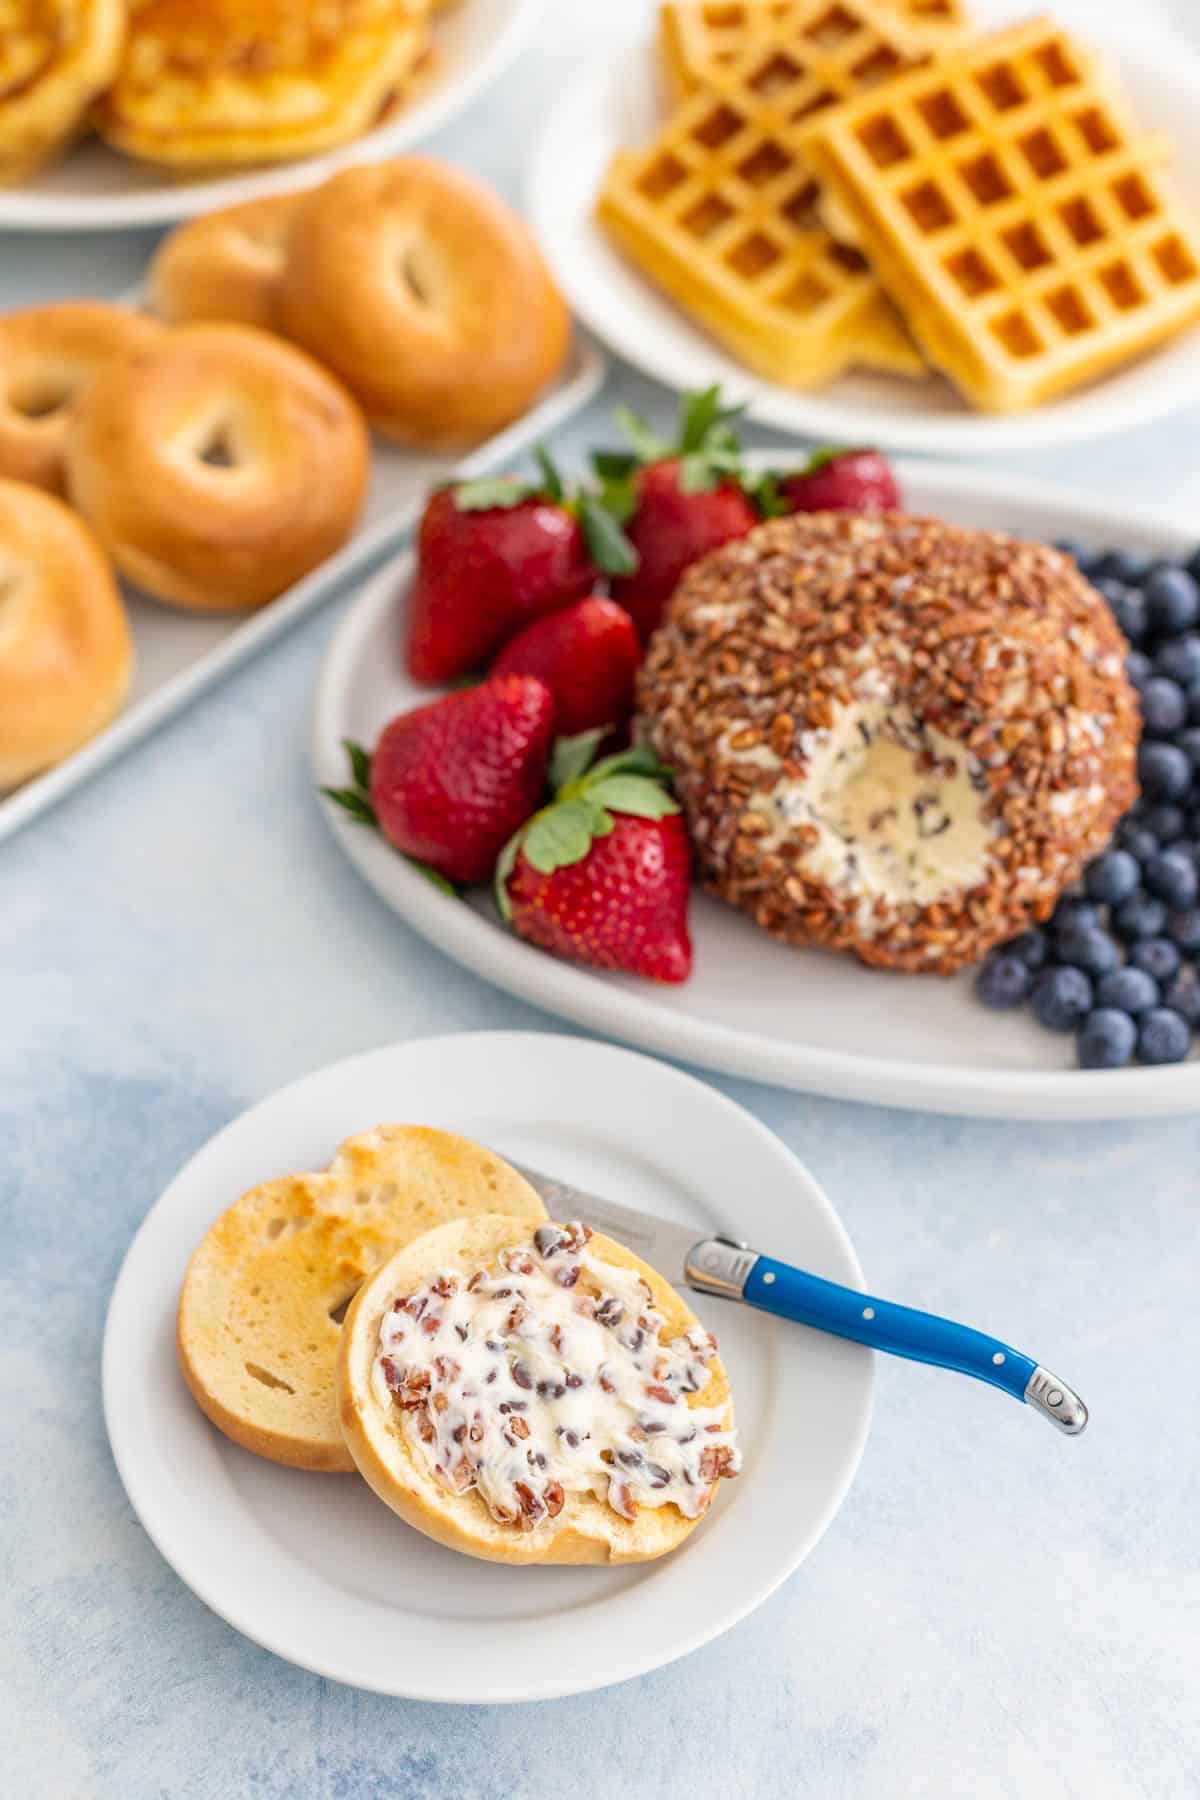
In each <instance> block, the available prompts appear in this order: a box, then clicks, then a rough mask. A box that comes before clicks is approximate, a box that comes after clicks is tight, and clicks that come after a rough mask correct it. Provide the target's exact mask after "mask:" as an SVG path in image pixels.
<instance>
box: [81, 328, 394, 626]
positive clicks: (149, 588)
mask: <svg viewBox="0 0 1200 1800" xmlns="http://www.w3.org/2000/svg"><path fill="white" fill-rule="evenodd" d="M214 457H215V458H217V459H218V462H217V463H214V462H213V461H211V460H206V458H214ZM367 463H368V440H367V430H366V425H365V423H364V421H363V418H362V415H361V413H360V412H359V410H358V407H357V406H356V405H355V403H354V401H353V400H352V399H351V397H350V395H349V394H348V393H347V392H346V390H345V389H344V388H343V387H342V385H341V383H340V382H338V381H337V380H335V378H334V377H333V376H332V375H330V374H328V373H327V371H326V370H324V369H322V368H321V367H320V366H319V365H318V364H317V363H315V362H314V361H313V360H312V359H311V357H308V356H306V355H305V354H304V352H303V351H302V350H297V349H295V348H294V347H293V346H292V345H291V344H285V343H283V342H282V340H281V339H279V338H275V337H271V336H269V335H268V333H266V332H264V331H255V330H254V329H253V327H251V326H249V325H215V324H198V325H178V326H175V327H173V328H172V329H171V330H169V331H165V332H163V334H162V335H161V337H160V338H159V339H158V340H157V341H156V342H155V344H154V345H152V346H151V347H150V348H149V349H147V350H145V351H144V352H141V353H139V354H138V355H136V356H131V357H127V358H126V359H125V360H124V361H123V362H121V363H119V364H114V365H112V366H111V367H109V368H107V369H104V370H102V371H101V372H100V373H99V374H98V376H97V377H96V380H95V381H94V382H93V383H92V385H91V387H90V388H89V389H88V391H87V393H86V394H85V395H84V396H83V398H82V400H81V402H80V405H79V408H78V410H77V412H76V416H75V420H74V423H73V425H72V429H71V434H70V437H69V440H68V444H67V483H68V489H69V492H70V496H71V499H72V500H73V501H74V503H75V505H76V506H78V507H79V509H80V511H81V512H82V513H83V514H84V516H85V517H86V518H87V519H88V520H89V522H90V523H91V524H92V526H93V527H94V528H95V530H96V532H97V534H98V535H99V537H100V540H101V542H102V543H103V544H105V545H106V547H107V548H108V550H109V551H110V553H111V555H112V556H113V559H114V560H115V562H116V564H117V567H118V568H119V569H120V570H121V571H122V573H124V574H125V575H127V576H128V577H129V579H130V580H131V581H133V582H136V583H137V585H138V586H139V587H141V588H144V589H145V590H146V592H147V593H150V594H153V595H155V596H156V598H158V599H160V600H167V601H170V602H171V603H172V604H174V605H176V606H182V607H198V608H207V609H211V610H213V611H217V612H229V611H236V610H239V609H241V608H244V607H251V606H261V605H263V604H264V603H265V602H266V601H268V600H273V599H274V598H275V597H276V595H277V594H281V593H282V592H283V591H284V589H285V588H287V587H290V586H291V584H292V583H293V582H295V581H298V580H299V579H300V577H301V576H302V575H306V574H307V573H308V571H309V570H310V569H312V568H315V567H316V565H317V564H318V563H319V562H322V561H324V559H325V558H326V557H327V556H331V555H332V554H333V552H334V551H335V550H336V549H338V547H339V546H340V545H341V544H343V543H344V542H345V541H346V539H347V538H348V537H349V535H350V533H351V531H352V530H353V528H354V523H355V520H356V519H357V517H358V513H359V509H360V507H361V505H362V502H363V498H364V495H365V492H366V482H367ZM221 464H224V465H226V466H220V465H221ZM230 465H231V466H230Z"/></svg>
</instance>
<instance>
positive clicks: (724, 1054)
mask: <svg viewBox="0 0 1200 1800" xmlns="http://www.w3.org/2000/svg"><path fill="white" fill-rule="evenodd" d="M900 475H901V480H902V482H903V485H904V491H905V494H906V497H907V501H908V504H909V506H910V507H911V509H912V510H913V511H915V512H922V513H933V514H937V515H939V516H942V517H944V518H947V519H951V520H955V521H957V522H958V523H961V524H966V525H979V526H984V527H988V528H992V529H1000V530H1014V531H1017V532H1024V533H1026V534H1027V535H1029V536H1031V537H1036V538H1049V539H1053V538H1058V537H1067V536H1070V537H1076V536H1078V537H1080V538H1083V539H1084V540H1085V541H1091V542H1092V543H1094V544H1097V545H1101V544H1124V545H1127V546H1129V547H1130V548H1133V549H1144V550H1148V551H1153V552H1155V553H1157V554H1162V555H1168V556H1172V555H1179V554H1180V553H1181V552H1183V551H1184V550H1188V549H1190V548H1191V546H1192V544H1193V543H1194V541H1195V531H1194V528H1193V530H1192V532H1190V533H1189V531H1188V530H1187V528H1186V527H1183V526H1180V525H1173V524H1172V523H1171V522H1170V521H1165V520H1156V519H1154V518H1152V517H1149V516H1147V515H1146V514H1145V513H1128V512H1122V511H1121V510H1120V509H1119V508H1116V507H1114V506H1113V505H1112V503H1111V502H1110V501H1108V500H1104V499H1100V498H1097V497H1094V496H1091V495H1088V494H1083V493H1079V492H1077V491H1075V490H1073V489H1071V488H1066V487H1064V488H1058V487H1054V488H1047V487H1046V486H1045V484H1041V483H1038V484H1035V483H1033V482H1029V481H1023V480H1020V479H1019V478H1013V477H1005V476H999V475H993V474H991V473H989V472H987V471H986V470H972V469H955V468H950V467H947V466H945V465H942V464H938V463H920V462H914V463H908V464H901V465H900ZM410 568H411V557H410V556H406V557H403V558H400V559H399V560H397V561H396V562H394V563H392V564H391V565H390V566H389V567H387V568H385V569H384V570H383V571H382V572H381V573H380V574H379V575H378V576H377V577H376V578H375V579H374V580H373V581H372V582H371V584H370V585H369V586H368V587H367V588H365V589H364V591H363V593H362V594H361V595H360V597H359V598H358V600H357V601H356V602H355V603H354V604H353V606H351V608H350V609H349V611H348V612H347V613H346V614H345V615H344V617H343V618H342V620H341V622H340V624H339V625H338V628H337V632H336V633H335V635H334V638H333V641H332V643H331V644H330V647H329V650H328V652H327V654H326V658H325V662H324V665H323V667H322V670H321V674H320V678H319V681H318V685H317V692H316V698H315V703H314V716H313V763H314V771H315V774H316V778H317V780H318V782H319V783H321V784H322V785H327V786H342V785H344V783H345V780H346V767H345V756H344V753H343V751H342V748H341V745H342V740H343V739H344V738H353V739H355V740H356V741H358V742H359V743H363V744H367V745H371V744H373V743H374V742H375V740H376V738H377V737H378V735H379V732H380V730H381V729H382V727H383V726H384V725H385V724H386V723H387V721H388V720H389V719H390V718H391V717H392V716H393V715H394V714H395V713H397V712H401V711H403V710H404V709H405V708H406V707H409V706H412V705H414V704H416V703H417V702H418V701H419V700H422V699H428V698H429V690H428V689H423V688H418V687H416V686H415V685H414V684H413V683H412V682H410V681H409V679H408V677H407V675H406V674H405V672H404V669H403V668H402V666H401V663H400V654H399V642H400V634H399V631H398V629H397V624H396V607H397V596H398V595H401V594H403V592H404V590H405V588H406V586H407V579H408V573H409V570H410ZM326 810H327V813H328V816H329V821H330V824H331V826H332V828H333V830H334V832H335V834H336V836H337V838H338V841H339V843H340V844H341V845H342V846H343V848H344V849H345V851H346V853H347V855H348V856H350V858H351V859H352V860H353V861H354V862H355V863H356V864H357V866H358V868H359V869H360V870H361V871H362V873H363V874H364V875H365V876H366V878H367V880H368V881H369V882H370V883H371V885H372V887H374V888H375V889H376V890H377V891H378V892H379V893H380V894H381V895H382V896H383V898H384V899H385V900H386V901H387V902H388V903H389V905H391V906H393V907H394V908H395V910H396V911H397V912H398V913H400V914H402V916H403V917H404V918H405V919H406V920H407V921H408V923H409V924H410V925H412V926H413V927H414V928H415V929H416V930H417V931H420V932H423V933H424V935H425V936H426V937H427V938H429V939H430V940H431V941H432V942H433V943H435V944H437V945H438V946H439V948H440V949H442V950H444V951H445V952H446V953H447V954H448V955H449V956H452V957H454V958H455V959H456V960H457V961H458V962H461V963H464V964H465V965H466V966H467V967H468V968H471V969H474V970H475V971H476V973H477V974H480V975H483V976H485V977H486V978H487V979H488V980H489V981H493V982H495V983H496V985H497V986H498V987H502V988H507V989H508V990H509V991H510V992H511V993H514V994H517V995H519V996H520V998H521V999H523V1000H527V1001H529V1002H531V1003H532V1004H533V1005H537V1006H544V1007H546V1008H547V1010H548V1011H550V1012H555V1013H559V1014H561V1015H562V1016H563V1017H565V1018H569V1019H574V1020H576V1021H578V1023H580V1024H582V1025H587V1026H589V1027H591V1028H592V1029H593V1030H595V1031H603V1032H607V1033H609V1034H610V1035H611V1036H613V1037H619V1038H625V1039H626V1040H628V1041H629V1042H632V1043H637V1044H641V1045H642V1046H643V1047H644V1048H646V1049H649V1050H656V1051H659V1052H661V1053H663V1054H665V1055H668V1056H678V1057H682V1058H685V1059H687V1060H688V1061H690V1062H694V1063H702V1064H705V1065H707V1066H708V1067H709V1068H713V1069H722V1070H725V1071H727V1072H728V1073H729V1074H731V1075H742V1076H754V1077H756V1078H757V1079H759V1080H762V1081H770V1082H775V1083H777V1084H778V1085H780V1086H782V1087H793V1088H802V1089H804V1090H806V1091H807V1092H809V1093H815V1094H832V1095H834V1096H836V1097H838V1098H840V1099H846V1100H869V1101H874V1102H876V1103H878V1104H880V1105H885V1106H907V1107H915V1108H920V1109H922V1110H927V1111H933V1112H951V1113H967V1114H974V1115H977V1116H985V1115H986V1116H992V1117H1000V1118H1030V1119H1106V1118H1119V1117H1123V1116H1127V1115H1131V1114H1141V1115H1144V1114H1147V1113H1171V1112H1190V1111H1192V1110H1193V1109H1194V1108H1196V1107H1197V1106H1200V1063H1197V1062H1190V1063H1186V1064H1183V1065H1181V1066H1179V1067H1177V1068H1167V1069H1124V1070H1118V1071H1115V1072H1086V1073H1085V1072H1083V1071H1080V1070H1078V1069H1075V1068H1073V1067H1071V1066H1070V1064H1071V1060H1072V1044H1071V1040H1070V1039H1069V1038H1065V1039H1064V1038H1061V1037H1057V1036H1054V1035H1052V1034H1051V1033H1049V1032H1046V1031H1042V1030H1040V1029H1039V1028H1038V1027H1037V1026H1036V1025H1035V1024H1034V1023H1033V1020H1032V1019H1031V1017H1030V1016H1029V1015H1028V1013H1026V1012H1021V1013H1018V1014H1007V1015H1000V1014H996V1013H991V1012H988V1011H986V1010H985V1008H984V1007H982V1006H981V1005H980V1004H979V1003H978V1002H977V1001H976V1000H975V998H974V995H973V993H972V990H971V976H970V974H969V973H968V974H964V975H959V976H956V977H955V978H954V979H953V980H951V981H944V980H941V979H937V978H935V977H932V976H928V977H923V976H917V975H899V974H889V973H884V972H881V971H879V970H871V969H866V968H864V967H863V966H862V965H861V964H860V963H858V962H856V961H855V960H854V959H853V958H851V957H848V956H840V957H839V956H831V955H826V954H823V953H820V952H816V951H795V950H788V949H786V948H785V947H783V946H781V945H779V944H776V943H773V942H772V941H771V940H770V939H769V938H767V937H766V936H765V935H764V934H763V933H762V932H760V931H758V930H757V929H756V928H755V927H754V925H753V924H751V922H750V921H749V920H748V919H746V918H745V917H744V916H743V915H741V914H740V913H737V912H735V911H733V910H732V908H730V907H727V906H723V905H721V904H720V903H719V902H718V901H716V900H713V899H711V898H710V897H709V896H707V895H705V894H700V893H697V894H696V895H695V897H694V899H693V903H692V934H693V937H694V940H695V946H696V964H695V971H694V973H693V975H692V977H691V980H690V981H688V982H686V983H685V984H684V985H683V986H682V987H678V988H665V987H664V988H660V987H656V986H655V985H654V984H652V983H649V982H644V981H638V980H636V979H635V978H633V977H631V976H620V975H603V974H600V973H598V972H596V971H593V970H589V969H585V968H582V967H579V966H577V965H575V964H572V963H567V962H559V961H557V960H556V959H555V958H554V957H551V956H548V955H546V954H544V953H543V952H542V951H540V950H535V949H534V948H532V946H530V945H528V944H525V943H522V942H521V941H520V939H518V938H515V937H513V936H512V935H511V933H509V932H508V931H506V930H505V929H504V928H503V927H502V926H501V925H500V924H499V922H498V920H497V917H496V914H495V911H494V909H493V907H492V904H491V900H490V897H489V896H487V895H486V894H478V895H473V896H472V898H471V900H470V903H469V904H463V903H462V902H461V901H458V900H453V899H451V898H449V897H448V896H447V895H445V894H442V893H439V892H438V890H437V889H436V888H434V887H433V886H432V885H431V884H430V883H429V882H428V881H427V880H426V879H425V878H424V876H422V875H420V874H418V873H417V872H416V871H415V870H413V869H412V868H410V867H409V865H408V864H407V863H406V862H405V861H404V860H403V858H402V857H399V856H397V855H396V854H395V852H394V851H393V850H391V849H390V848H389V846H388V845H387V844H386V843H385V842H384V840H383V839H382V838H381V837H380V836H379V835H378V833H376V832H373V831H370V830H367V829H364V828H363V827H362V826H360V825H354V824H352V823H351V822H350V821H349V820H347V819H346V817H345V815H344V814H342V813H341V812H340V811H339V810H338V809H337V808H336V807H332V806H329V807H327V808H326Z"/></svg>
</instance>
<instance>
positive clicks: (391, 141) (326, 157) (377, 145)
mask: <svg viewBox="0 0 1200 1800" xmlns="http://www.w3.org/2000/svg"><path fill="white" fill-rule="evenodd" d="M543 6H544V0H459V4H458V5H456V6H454V7H451V8H450V9H449V10H448V11H447V12H446V13H445V15H444V16H443V17H441V18H439V19H438V20H437V21H436V22H435V25H434V30H433V38H434V43H435V45H436V58H435V61H434V63H433V66H432V68H431V70H430V72H429V74H428V75H427V76H424V77H422V79H421V82H420V86H419V89H418V91H417V92H416V93H415V94H414V97H413V100H412V102H411V104H410V105H407V106H405V107H403V108H402V109H401V110H400V111H399V112H398V113H397V114H396V116H395V117H394V118H392V119H388V120H387V121H386V122H385V123H384V124H382V125H380V126H378V127H377V128H376V129H375V130H374V131H370V132H367V133H366V134H365V135H364V136H362V137H360V138H356V139H355V140H354V141H353V142H352V143H349V144H343V145H342V146H340V147H339V148H338V149H336V150H330V151H326V152H324V153H323V154H321V155H319V156H310V157H305V158H303V159H301V160H300V161H298V162H290V163H281V164H272V165H270V166H266V167H262V168H256V169H239V170H237V171H235V172H233V173H230V174H222V175H213V174H211V173H206V174H205V176H203V177H202V178H197V179H192V180H189V179H187V178H184V177H181V176H175V175H172V174H171V172H170V171H169V170H167V169H164V168H161V167H157V166H156V165H154V164H153V163H144V162H136V161H134V160H133V159H132V158H131V157H128V156H121V155H120V154H118V152H116V151H115V150H110V149H108V148H107V147H106V146H105V145H104V144H103V143H102V142H101V141H100V139H99V138H84V139H83V140H82V141H81V142H80V143H79V144H77V145H76V146H75V147H74V149H72V150H70V151H69V152H68V153H67V155H66V156H64V157H63V158H61V160H59V161H57V162H54V163H51V164H50V165H49V166H48V167H46V168H45V169H42V170H39V171H38V172H37V173H36V174H35V175H33V176H32V177H31V178H30V179H29V180H28V181H26V182H24V183H23V184H22V185H21V186H20V187H12V188H0V230H8V231H119V230H126V229H128V228H129V227H131V226H136V225H165V224H168V223H169V222H170V221H171V220H173V219H189V218H193V217H195V215H196V214H197V213H203V212H211V211H212V210H213V208H214V207H218V206H232V205H234V204H235V203H236V202H238V201H241V200H256V199H259V198H260V197H261V196H263V195H264V194H282V193H287V192H289V191H290V190H291V189H293V188H299V187H307V186H309V185H311V184H313V183H315V182H317V181H320V180H322V179H324V177H325V176H327V175H330V174H332V173H333V171H334V170H335V169H339V168H344V167H346V165H347V164H350V163H357V162H378V161H380V160H381V159H382V158H383V157H386V156H398V155H399V154H400V153H401V151H403V150H411V149H412V147H413V146H414V145H415V144H419V143H422V142H423V141H424V140H425V139H426V138H428V137H430V136H432V134H433V133H434V132H435V131H438V130H440V128H441V127H442V126H443V125H447V124H449V122H450V120H451V119H453V118H454V117H455V116H456V115H457V114H458V113H460V112H462V111H463V110H464V108H466V107H467V106H469V105H470V104H471V102H472V101H473V100H474V99H476V98H477V96H478V95H480V94H481V93H483V91H484V89H485V88H487V87H489V86H490V85H491V84H492V82H494V81H496V80H497V79H498V78H499V77H500V76H501V75H502V74H503V73H504V71H505V69H506V68H507V67H508V66H509V64H510V63H511V62H512V60H513V58H514V57H515V56H516V55H517V52H518V51H519V50H520V48H521V45H522V44H523V43H524V42H525V40H526V37H527V35H528V33H529V32H530V31H531V30H532V28H533V26H534V24H535V23H536V21H537V19H538V16H539V15H540V13H541V12H542V9H543Z"/></svg>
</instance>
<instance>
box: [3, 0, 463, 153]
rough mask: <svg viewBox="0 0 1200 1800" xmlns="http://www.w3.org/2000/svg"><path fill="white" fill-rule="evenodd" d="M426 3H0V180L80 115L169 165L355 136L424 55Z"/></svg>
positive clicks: (71, 136) (81, 121)
mask: <svg viewBox="0 0 1200 1800" xmlns="http://www.w3.org/2000/svg"><path fill="white" fill-rule="evenodd" d="M435 10H436V5H435V4H433V0H319V4H311V3H309V0H28V4H25V5H21V6H14V7H3V6H0V182H5V183H13V182H18V181H21V180H23V179H25V177H26V176H28V175H29V174H31V173H32V172H33V171H34V170H35V169H37V168H38V167H39V166H40V165H41V164H42V163H44V162H46V161H48V160H49V159H50V158H51V157H53V156H55V155H56V154H58V153H59V152H60V151H62V150H64V149H66V148H67V147H68V146H69V145H70V144H71V143H72V142H73V141H74V140H75V138H76V137H77V136H79V134H80V133H81V132H83V131H84V130H87V129H88V128H94V129H95V130H96V131H98V132H99V133H100V135H101V136H102V137H103V138H104V139H105V140H106V141H107V142H108V143H110V144H112V145H113V146H114V147H115V148H116V149H119V150H122V151H124V152H125V153H126V154H128V155H130V156H135V157H139V158H142V159H144V160H146V161H149V162H154V163H162V164H167V165H170V166H174V167H177V168H180V169H196V168H220V167H228V166H229V165H231V164H252V163H271V162H284V161H288V160H290V159H291V158H294V157H299V156H307V155H310V154H312V153H313V152H315V151H319V150H326V149H329V148H331V147H333V146H334V145H337V144H342V143H345V142H347V141H349V140H350V139H352V138H355V137H358V136H360V135H361V134H362V133H363V132H364V131H368V130H369V129H370V128H371V127H372V126H373V125H375V124H377V123H378V122H379V121H380V119H381V118H383V117H385V116H386V115H387V114H388V113H389V112H390V111H392V110H393V109H394V108H395V107H397V106H398V105H399V104H401V102H402V100H403V99H404V98H405V97H406V95H407V93H408V92H409V90H410V89H411V88H412V86H413V83H414V81H415V80H416V79H417V78H418V76H419V75H420V73H421V72H422V70H423V69H424V68H425V67H426V65H427V64H428V62H429V58H430V15H431V13H432V12H433V11H435Z"/></svg>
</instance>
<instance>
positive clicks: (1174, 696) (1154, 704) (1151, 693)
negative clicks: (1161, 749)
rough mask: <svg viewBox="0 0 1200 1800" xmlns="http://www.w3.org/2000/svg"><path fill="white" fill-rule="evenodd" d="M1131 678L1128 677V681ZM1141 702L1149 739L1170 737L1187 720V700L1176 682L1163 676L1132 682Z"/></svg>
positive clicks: (1153, 676)
mask: <svg viewBox="0 0 1200 1800" xmlns="http://www.w3.org/2000/svg"><path fill="white" fill-rule="evenodd" d="M1132 679H1133V677H1132V676H1130V680H1132ZM1134 686H1135V687H1136V688H1137V689H1138V692H1139V694H1140V695H1141V701H1142V719H1143V721H1144V723H1145V727H1146V730H1147V731H1148V732H1149V734H1150V736H1151V737H1161V738H1165V737H1170V736H1171V735H1172V733H1173V732H1176V731H1178V730H1179V727H1180V726H1181V725H1182V724H1183V722H1184V720H1185V719H1186V718H1187V699H1186V697H1185V695H1184V692H1183V689H1182V688H1181V687H1180V685H1179V683H1178V682H1177V681H1168V680H1167V678H1166V676H1165V675H1152V676H1151V677H1150V679H1149V681H1146V682H1142V683H1138V682H1134Z"/></svg>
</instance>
